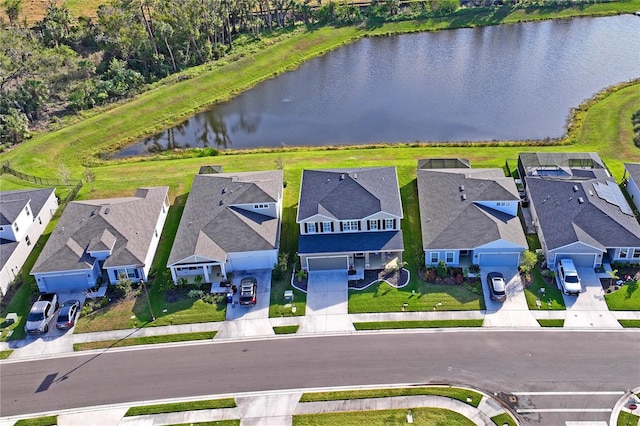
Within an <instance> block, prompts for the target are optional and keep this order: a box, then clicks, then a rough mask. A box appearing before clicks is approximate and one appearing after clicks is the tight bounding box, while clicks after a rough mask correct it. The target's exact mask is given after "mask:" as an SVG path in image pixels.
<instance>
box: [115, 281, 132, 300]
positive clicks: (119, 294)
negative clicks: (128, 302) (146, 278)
mask: <svg viewBox="0 0 640 426" xmlns="http://www.w3.org/2000/svg"><path fill="white" fill-rule="evenodd" d="M132 288H133V285H132V283H131V280H130V279H129V278H126V277H123V276H121V277H120V279H119V280H118V282H117V283H116V284H115V285H114V286H113V296H114V297H116V298H118V299H121V298H123V297H125V296H126V295H127V294H129V292H130V291H131V289H132Z"/></svg>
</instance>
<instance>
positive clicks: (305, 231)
mask: <svg viewBox="0 0 640 426" xmlns="http://www.w3.org/2000/svg"><path fill="white" fill-rule="evenodd" d="M307 232H309V227H308V226H307V222H305V223H304V233H305V234H306V233H307Z"/></svg>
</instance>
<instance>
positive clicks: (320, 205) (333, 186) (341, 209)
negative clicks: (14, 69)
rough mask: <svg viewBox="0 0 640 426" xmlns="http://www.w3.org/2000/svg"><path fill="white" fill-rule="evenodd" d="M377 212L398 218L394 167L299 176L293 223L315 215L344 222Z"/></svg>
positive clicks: (397, 190)
mask: <svg viewBox="0 0 640 426" xmlns="http://www.w3.org/2000/svg"><path fill="white" fill-rule="evenodd" d="M378 212H386V213H389V214H391V215H394V216H397V217H399V218H402V202H401V201H400V189H399V187H398V176H397V173H396V168H395V167H375V168H362V169H329V170H304V171H303V172H302V183H301V185H300V199H299V204H298V218H297V222H301V221H303V220H305V219H307V218H309V217H312V216H314V215H316V214H322V215H325V216H327V217H329V218H332V219H336V220H347V219H362V218H365V217H368V216H370V215H372V214H375V213H378Z"/></svg>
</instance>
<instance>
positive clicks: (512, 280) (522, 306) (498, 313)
mask: <svg viewBox="0 0 640 426" xmlns="http://www.w3.org/2000/svg"><path fill="white" fill-rule="evenodd" d="M489 272H500V273H501V274H502V275H503V276H504V280H505V282H506V283H507V289H506V290H507V300H505V301H504V302H496V301H494V300H491V297H490V294H491V293H490V292H489V284H488V283H487V274H488V273H489ZM482 291H483V293H484V303H485V305H486V307H487V309H486V315H485V317H484V322H483V324H482V326H483V327H540V324H539V323H538V321H536V319H535V318H534V317H533V315H532V314H531V312H530V311H529V307H528V306H527V299H526V297H525V296H524V287H523V285H522V281H521V280H520V274H519V273H518V269H517V268H516V267H514V266H485V267H483V269H482Z"/></svg>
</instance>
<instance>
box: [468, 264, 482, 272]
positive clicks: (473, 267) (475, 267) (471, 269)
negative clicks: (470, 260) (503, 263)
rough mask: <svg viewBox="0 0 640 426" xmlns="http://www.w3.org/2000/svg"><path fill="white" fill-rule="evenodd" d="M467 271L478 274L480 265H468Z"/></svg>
mask: <svg viewBox="0 0 640 426" xmlns="http://www.w3.org/2000/svg"><path fill="white" fill-rule="evenodd" d="M469 272H471V273H472V274H479V273H480V265H471V266H469Z"/></svg>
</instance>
